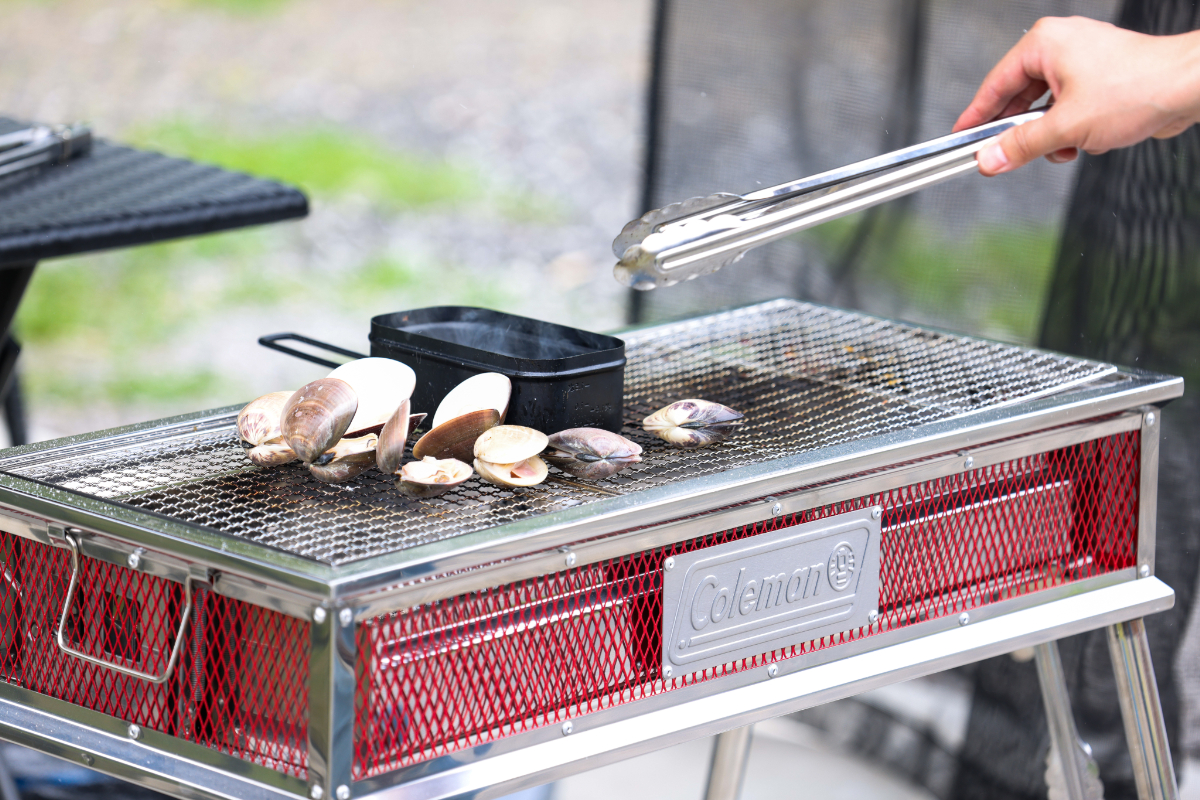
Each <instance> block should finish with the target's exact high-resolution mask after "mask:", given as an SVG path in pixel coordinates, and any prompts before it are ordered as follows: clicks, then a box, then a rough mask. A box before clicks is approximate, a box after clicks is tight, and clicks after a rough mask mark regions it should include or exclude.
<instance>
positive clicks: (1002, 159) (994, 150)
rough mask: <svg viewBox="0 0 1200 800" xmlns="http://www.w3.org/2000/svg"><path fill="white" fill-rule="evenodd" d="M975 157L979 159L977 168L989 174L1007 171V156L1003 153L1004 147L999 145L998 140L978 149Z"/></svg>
mask: <svg viewBox="0 0 1200 800" xmlns="http://www.w3.org/2000/svg"><path fill="white" fill-rule="evenodd" d="M976 158H977V160H978V161H979V168H980V169H981V170H982V171H983V172H986V173H988V174H989V175H997V174H999V173H1001V172H1007V171H1008V169H1009V164H1008V156H1006V155H1004V148H1003V147H1001V146H1000V143H999V142H997V143H995V144H992V145H988V146H987V147H985V148H984V149H983V150H980V151H979V155H978V156H977V157H976Z"/></svg>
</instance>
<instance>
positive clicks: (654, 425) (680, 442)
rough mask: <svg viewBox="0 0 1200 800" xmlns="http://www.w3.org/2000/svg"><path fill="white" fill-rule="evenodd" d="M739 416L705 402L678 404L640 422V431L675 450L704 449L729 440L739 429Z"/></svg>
mask: <svg viewBox="0 0 1200 800" xmlns="http://www.w3.org/2000/svg"><path fill="white" fill-rule="evenodd" d="M741 420H742V414H741V413H740V412H737V411H734V410H733V409H732V408H729V407H728V406H723V405H721V404H720V403H713V402H711V401H708V400H680V401H679V402H677V403H671V405H669V406H666V407H665V408H660V409H659V410H658V411H655V412H654V413H653V414H651V415H650V416H648V417H646V419H645V420H643V421H642V427H643V428H644V429H645V430H646V431H647V432H649V433H653V434H654V435H655V436H658V437H659V438H660V439H664V440H666V441H668V442H670V443H671V444H673V445H675V446H677V447H684V448H693V447H704V446H705V445H710V444H712V443H714V442H719V441H722V440H723V439H727V438H728V437H730V436H732V435H733V434H734V433H735V432H736V431H737V429H738V428H739V427H741V425H742V422H741Z"/></svg>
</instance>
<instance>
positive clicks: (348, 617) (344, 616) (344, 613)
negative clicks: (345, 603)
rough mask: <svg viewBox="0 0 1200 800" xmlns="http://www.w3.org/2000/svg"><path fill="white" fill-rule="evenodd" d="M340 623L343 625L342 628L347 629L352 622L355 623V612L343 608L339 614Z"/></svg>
mask: <svg viewBox="0 0 1200 800" xmlns="http://www.w3.org/2000/svg"><path fill="white" fill-rule="evenodd" d="M338 622H340V623H342V627H343V628H345V627H347V626H348V625H349V624H350V623H351V622H354V612H353V611H351V610H350V609H348V608H343V609H342V610H341V611H339V612H338Z"/></svg>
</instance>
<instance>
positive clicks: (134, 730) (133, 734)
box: [125, 725, 142, 739]
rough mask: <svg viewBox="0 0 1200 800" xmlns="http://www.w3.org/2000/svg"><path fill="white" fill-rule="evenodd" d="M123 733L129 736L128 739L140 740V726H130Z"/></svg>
mask: <svg viewBox="0 0 1200 800" xmlns="http://www.w3.org/2000/svg"><path fill="white" fill-rule="evenodd" d="M125 732H126V733H128V734H129V738H130V739H140V738H142V726H141V725H130V726H129V727H128V728H126V729H125Z"/></svg>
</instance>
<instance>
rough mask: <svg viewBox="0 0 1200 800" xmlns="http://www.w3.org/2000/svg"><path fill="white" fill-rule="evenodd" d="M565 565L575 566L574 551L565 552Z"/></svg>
mask: <svg viewBox="0 0 1200 800" xmlns="http://www.w3.org/2000/svg"><path fill="white" fill-rule="evenodd" d="M567 566H568V567H573V566H575V554H574V553H567Z"/></svg>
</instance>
